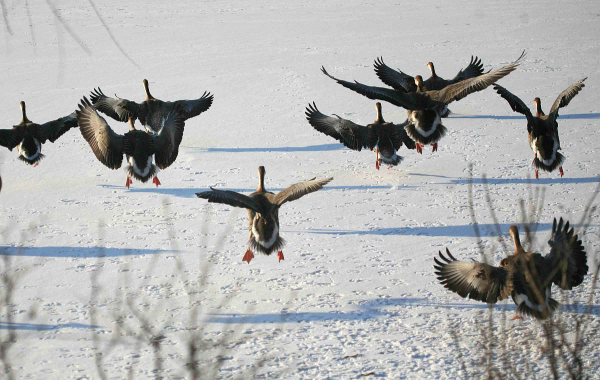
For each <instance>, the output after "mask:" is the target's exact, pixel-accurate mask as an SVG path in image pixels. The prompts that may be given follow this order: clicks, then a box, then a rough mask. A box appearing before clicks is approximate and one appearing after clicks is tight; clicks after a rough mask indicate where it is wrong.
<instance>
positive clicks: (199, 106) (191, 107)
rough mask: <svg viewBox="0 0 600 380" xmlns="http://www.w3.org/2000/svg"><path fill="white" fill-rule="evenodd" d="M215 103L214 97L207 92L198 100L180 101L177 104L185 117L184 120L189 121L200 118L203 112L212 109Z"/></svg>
mask: <svg viewBox="0 0 600 380" xmlns="http://www.w3.org/2000/svg"><path fill="white" fill-rule="evenodd" d="M212 102H213V95H212V94H211V93H210V92H207V91H205V92H204V94H202V96H201V97H200V98H198V99H194V100H178V101H176V102H175V104H176V105H177V107H179V110H180V112H181V116H183V120H184V121H185V120H187V119H189V118H191V117H194V116H198V115H200V114H201V113H202V112H204V111H206V110H207V109H209V108H210V106H211V105H212Z"/></svg>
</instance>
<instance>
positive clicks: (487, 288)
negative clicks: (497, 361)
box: [434, 218, 588, 319]
mask: <svg viewBox="0 0 600 380" xmlns="http://www.w3.org/2000/svg"><path fill="white" fill-rule="evenodd" d="M509 231H510V236H511V237H512V239H513V242H514V247H515V249H514V253H513V254H512V255H509V256H508V257H506V258H504V259H502V261H500V266H497V267H495V266H492V265H489V264H487V263H481V262H478V261H472V262H465V261H458V260H457V259H455V258H454V256H452V254H451V253H450V251H449V250H448V248H446V256H444V255H443V254H442V252H441V251H440V252H438V254H439V260H438V258H437V257H436V258H435V259H434V261H435V265H434V268H435V274H436V275H437V278H438V280H439V281H440V282H441V283H442V285H444V287H445V288H446V289H449V290H451V291H453V292H455V293H457V294H458V295H459V296H461V297H463V298H467V297H468V298H470V299H474V300H477V301H482V302H486V303H489V304H494V303H496V302H498V301H501V300H503V299H506V298H508V297H509V296H510V297H512V299H513V301H514V302H515V304H516V305H517V315H516V316H515V317H514V318H512V319H523V318H522V316H523V315H524V316H532V317H535V318H537V319H546V318H548V317H549V316H550V315H551V314H552V312H553V311H554V310H556V309H557V308H558V306H559V303H558V302H557V301H556V300H554V299H553V298H552V297H551V290H552V289H551V288H552V284H553V283H554V284H555V285H558V286H559V287H560V288H561V289H565V290H571V289H573V287H575V286H578V285H580V284H581V283H582V282H583V278H584V276H585V275H586V274H587V273H588V265H587V257H586V252H585V250H584V247H583V244H582V242H581V240H579V238H578V237H577V235H576V234H575V232H574V229H573V228H569V222H566V223H564V222H563V219H562V218H560V221H559V222H558V224H557V222H556V218H554V222H553V223H552V236H551V238H550V240H549V241H548V245H550V252H549V253H548V254H547V255H545V256H542V255H541V254H539V253H536V252H527V251H525V250H524V249H523V247H522V246H521V241H520V239H519V229H518V228H517V226H511V227H510V230H509Z"/></svg>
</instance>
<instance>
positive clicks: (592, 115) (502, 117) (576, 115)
mask: <svg viewBox="0 0 600 380" xmlns="http://www.w3.org/2000/svg"><path fill="white" fill-rule="evenodd" d="M450 118H452V119H494V120H525V119H526V117H525V116H517V115H460V114H451V115H450ZM560 119H600V113H598V112H591V113H574V114H569V115H566V114H565V115H563V114H561V115H560Z"/></svg>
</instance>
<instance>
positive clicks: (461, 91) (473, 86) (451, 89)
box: [425, 52, 525, 104]
mask: <svg viewBox="0 0 600 380" xmlns="http://www.w3.org/2000/svg"><path fill="white" fill-rule="evenodd" d="M524 56H525V52H523V53H522V54H521V56H520V57H519V58H518V59H517V60H516V61H515V62H513V63H511V64H509V65H506V66H504V67H501V68H499V69H497V70H494V71H490V72H489V73H486V74H482V75H479V76H477V77H475V78H469V79H465V80H462V81H460V82H458V83H454V84H451V85H449V86H447V87H445V88H443V89H441V90H439V91H427V92H425V93H426V94H428V95H429V96H430V97H431V98H432V99H434V100H437V101H439V102H442V103H445V104H449V103H452V102H454V101H456V100H460V99H462V98H464V97H465V96H467V95H469V94H472V93H474V92H477V91H481V90H483V89H485V88H487V87H488V86H490V85H492V84H494V83H496V81H498V80H499V79H501V78H503V77H505V76H507V75H508V74H510V73H511V72H513V71H514V70H515V69H516V68H517V66H519V64H520V60H521V59H522V58H523V57H524Z"/></svg>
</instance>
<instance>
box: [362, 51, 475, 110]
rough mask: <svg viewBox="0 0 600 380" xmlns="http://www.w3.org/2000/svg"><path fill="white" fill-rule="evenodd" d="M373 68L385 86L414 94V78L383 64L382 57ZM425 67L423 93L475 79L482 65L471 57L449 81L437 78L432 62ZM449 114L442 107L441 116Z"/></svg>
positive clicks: (415, 86)
mask: <svg viewBox="0 0 600 380" xmlns="http://www.w3.org/2000/svg"><path fill="white" fill-rule="evenodd" d="M373 66H374V67H375V73H376V74H377V76H378V77H379V79H381V81H382V82H383V83H385V84H386V85H388V86H390V87H392V88H394V89H396V90H399V91H405V92H416V91H417V85H416V84H415V78H414V77H413V76H411V75H408V74H406V73H404V72H402V71H400V70H398V71H396V70H394V69H392V68H390V67H389V66H387V65H386V64H385V63H384V62H383V57H378V58H377V59H376V60H375V63H374V64H373ZM427 66H428V67H429V70H430V72H431V76H430V77H429V78H428V79H427V80H425V81H423V89H422V90H423V91H432V90H441V89H443V88H445V87H448V86H449V85H451V84H455V83H458V82H460V81H463V80H465V79H469V78H475V77H477V76H479V75H481V74H483V63H482V62H481V59H479V58H477V57H475V58H473V56H471V62H469V65H468V66H467V67H465V68H464V69H463V70H460V71H459V72H458V74H456V76H455V77H454V78H452V79H450V80H447V79H444V78H441V77H439V76H437V74H436V72H435V67H434V66H433V63H432V62H428V63H427ZM449 114H450V111H449V110H448V107H447V106H446V107H444V109H443V111H442V113H441V116H442V117H446V116H448V115H449Z"/></svg>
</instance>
